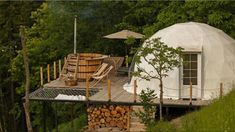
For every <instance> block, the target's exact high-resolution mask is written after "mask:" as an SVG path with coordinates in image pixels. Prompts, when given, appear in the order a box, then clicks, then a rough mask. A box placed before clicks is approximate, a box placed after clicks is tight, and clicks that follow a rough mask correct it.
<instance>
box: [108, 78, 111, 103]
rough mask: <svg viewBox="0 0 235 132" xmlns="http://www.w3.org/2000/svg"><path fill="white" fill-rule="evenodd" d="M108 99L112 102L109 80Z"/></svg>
mask: <svg viewBox="0 0 235 132" xmlns="http://www.w3.org/2000/svg"><path fill="white" fill-rule="evenodd" d="M108 99H109V101H111V82H110V79H108Z"/></svg>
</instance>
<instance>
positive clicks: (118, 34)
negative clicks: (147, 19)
mask: <svg viewBox="0 0 235 132" xmlns="http://www.w3.org/2000/svg"><path fill="white" fill-rule="evenodd" d="M130 37H131V38H134V39H141V38H143V37H144V35H143V34H140V33H136V32H133V31H130V30H122V31H119V32H116V33H112V34H109V35H106V36H104V38H108V39H128V38H130ZM125 48H126V50H125V51H126V59H128V55H127V47H126V46H125ZM127 67H128V63H127Z"/></svg>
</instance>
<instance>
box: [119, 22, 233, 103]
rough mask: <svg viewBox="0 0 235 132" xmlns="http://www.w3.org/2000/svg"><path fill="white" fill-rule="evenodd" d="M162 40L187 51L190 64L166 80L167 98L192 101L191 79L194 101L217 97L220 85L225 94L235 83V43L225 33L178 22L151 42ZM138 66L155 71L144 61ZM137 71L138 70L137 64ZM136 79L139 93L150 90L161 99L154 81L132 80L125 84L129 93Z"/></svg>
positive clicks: (208, 27) (156, 82)
mask: <svg viewBox="0 0 235 132" xmlns="http://www.w3.org/2000/svg"><path fill="white" fill-rule="evenodd" d="M159 37H160V38H161V39H160V40H161V41H162V42H164V43H165V44H167V45H168V46H170V47H175V48H176V47H182V48H184V51H183V52H184V56H185V57H186V58H187V62H189V65H190V66H188V67H186V66H182V67H181V68H175V69H174V70H173V71H171V72H169V74H168V77H166V78H165V79H163V86H164V88H163V92H164V93H163V97H164V98H172V99H180V98H189V80H191V81H192V83H193V89H192V96H193V98H195V99H203V100H207V99H212V98H216V97H218V95H219V88H220V83H223V88H224V93H227V92H228V91H229V90H230V89H232V87H233V85H234V83H235V40H234V39H232V38H231V37H229V36H228V35H227V34H225V33H224V32H223V31H222V30H219V29H216V28H214V27H212V26H209V25H207V24H203V23H196V22H188V23H178V24H175V25H172V26H170V27H167V28H165V29H162V30H160V31H158V32H157V33H155V34H154V35H153V36H152V37H150V38H149V39H153V38H159ZM143 46H145V44H143ZM185 60H186V59H185ZM185 60H184V61H185ZM139 66H140V67H142V68H145V69H146V70H148V71H152V69H151V66H149V65H148V64H147V62H145V61H144V60H143V59H142V60H141V63H140V64H139ZM134 69H135V70H136V69H137V66H136V65H135V68H134ZM190 78H191V79H190ZM134 80H137V85H138V88H137V93H140V92H141V90H144V89H146V88H150V89H154V90H155V92H156V93H157V95H158V97H159V81H158V80H155V79H152V80H150V81H146V80H144V79H141V78H138V77H132V79H131V82H130V83H129V84H125V85H124V89H125V90H126V91H128V92H131V93H133V91H134V90H133V89H134V88H133V82H134Z"/></svg>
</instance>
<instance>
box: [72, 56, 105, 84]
mask: <svg viewBox="0 0 235 132" xmlns="http://www.w3.org/2000/svg"><path fill="white" fill-rule="evenodd" d="M76 55H79V61H78V70H77V78H78V80H85V79H86V78H87V77H89V75H91V74H93V73H94V72H95V71H96V70H97V68H98V67H99V66H100V65H101V64H102V62H103V60H104V59H105V58H107V57H108V56H106V55H102V54H97V53H78V54H70V56H74V57H71V59H73V60H71V61H75V60H76ZM70 72H74V70H73V71H70Z"/></svg>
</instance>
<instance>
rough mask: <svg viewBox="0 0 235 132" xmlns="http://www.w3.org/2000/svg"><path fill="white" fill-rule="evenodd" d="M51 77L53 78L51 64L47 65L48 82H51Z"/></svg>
mask: <svg viewBox="0 0 235 132" xmlns="http://www.w3.org/2000/svg"><path fill="white" fill-rule="evenodd" d="M50 76H51V74H50V64H47V82H50V81H51V78H50Z"/></svg>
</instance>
